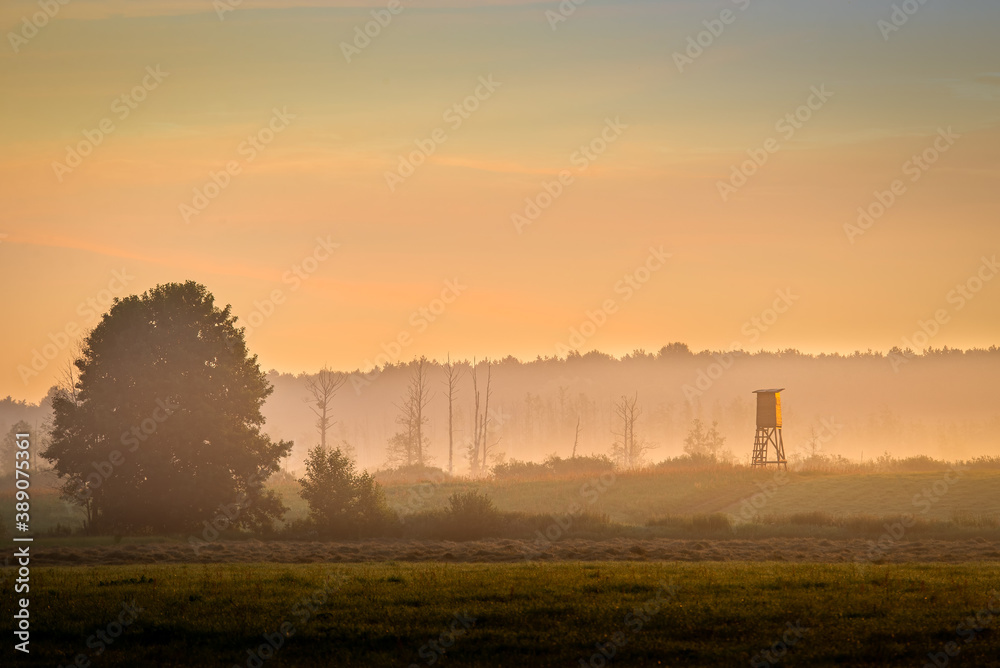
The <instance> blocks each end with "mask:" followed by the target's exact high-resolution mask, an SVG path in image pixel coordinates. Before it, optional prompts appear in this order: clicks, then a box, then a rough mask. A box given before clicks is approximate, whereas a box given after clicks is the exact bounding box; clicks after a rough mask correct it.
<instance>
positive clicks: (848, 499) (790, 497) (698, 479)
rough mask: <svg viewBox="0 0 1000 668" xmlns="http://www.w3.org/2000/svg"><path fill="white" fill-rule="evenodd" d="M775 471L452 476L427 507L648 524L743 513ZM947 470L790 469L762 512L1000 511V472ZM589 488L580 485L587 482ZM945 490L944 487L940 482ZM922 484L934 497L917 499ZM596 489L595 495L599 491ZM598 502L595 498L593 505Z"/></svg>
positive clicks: (395, 489) (396, 500)
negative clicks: (477, 497)
mask: <svg viewBox="0 0 1000 668" xmlns="http://www.w3.org/2000/svg"><path fill="white" fill-rule="evenodd" d="M775 473H776V472H775V471H773V470H771V471H750V470H746V469H736V470H727V469H720V470H716V471H712V470H695V471H669V472H641V473H631V474H629V473H619V474H617V475H616V476H615V479H614V482H613V483H612V484H610V485H603V484H601V483H600V481H599V480H598V479H597V478H596V477H593V478H587V477H584V478H577V479H564V480H532V481H517V482H506V483H502V482H493V481H483V482H480V483H470V482H450V483H443V484H441V485H437V486H430V485H428V486H427V487H425V488H424V489H425V490H426V491H427V492H428V493H429V495H428V497H427V499H426V500H425V501H424V502H423V505H422V506H421V507H422V508H426V509H432V508H440V507H444V506H445V505H446V504H447V502H448V497H449V496H450V495H451V494H452V493H453V492H459V491H465V490H467V489H470V488H478V489H482V490H483V491H484V492H486V493H487V494H489V495H490V497H491V498H492V499H493V502H494V504H495V505H496V507H497V508H499V509H500V510H506V511H519V512H526V513H559V512H565V511H566V509H567V508H568V507H569V506H570V504H572V503H574V502H575V503H579V504H581V505H583V506H584V507H585V508H586V510H588V511H589V512H593V513H597V514H606V515H607V516H608V517H609V518H610V519H611V521H613V522H617V523H621V524H634V525H643V524H645V523H646V522H647V521H648V520H650V519H651V518H655V517H662V516H667V515H696V514H711V513H715V512H727V513H732V514H737V515H738V514H739V513H740V509H741V507H742V505H743V501H745V500H750V499H752V498H753V497H754V495H755V494H758V493H760V492H761V488H760V487H759V485H765V486H770V485H771V484H772V483H774V482H775ZM944 474H945V471H926V472H918V473H898V474H895V473H789V474H788V477H787V482H786V483H785V484H775V485H774V487H773V489H774V490H775V491H774V494H773V495H771V496H768V497H767V498H766V504H765V505H764V506H763V507H762V509H761V510H760V512H761V513H766V514H775V515H781V514H788V515H790V514H793V513H808V512H813V511H823V512H826V513H829V514H833V515H896V514H900V513H912V514H920V516H921V517H924V518H925V519H933V520H945V521H946V520H951V519H952V518H953V517H954V516H956V515H961V514H976V515H983V514H985V515H994V516H1000V494H997V493H996V490H997V489H998V487H1000V471H993V470H979V471H968V472H966V473H965V474H964V475H962V476H961V477H960V478H958V479H957V481H956V482H955V483H954V484H953V485H950V486H949V487H948V488H947V491H945V492H944V493H943V494H940V495H934V494H933V485H934V484H935V483H937V482H939V481H941V480H942V479H943V476H944ZM585 484H588V485H589V487H587V488H586V489H581V488H582V487H583V485H585ZM939 489H940V488H939ZM419 490H420V488H419V486H414V485H395V486H391V487H387V488H386V496H387V498H388V500H389V503H390V504H391V505H392V506H393V507H394V508H396V509H397V510H401V509H405V508H406V507H407V504H408V503H409V499H411V498H413V494H414V493H415V492H418V491H419ZM924 490H928V491H930V492H931V493H932V495H933V498H934V501H933V502H932V503H930V504H929V509H928V511H927V512H926V513H924V512H923V510H924V509H925V508H926V507H927V506H926V505H924V504H921V505H915V504H914V497H915V496H917V495H919V494H921V493H922V492H923V491H924ZM594 492H596V494H595V493H594ZM591 500H593V503H591Z"/></svg>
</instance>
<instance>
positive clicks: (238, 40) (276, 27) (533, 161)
mask: <svg viewBox="0 0 1000 668" xmlns="http://www.w3.org/2000/svg"><path fill="white" fill-rule="evenodd" d="M904 5H905V8H904V7H903V6H904ZM45 7H48V11H49V13H51V14H53V15H52V16H51V17H50V16H47V15H45V14H43V13H42V12H44V11H45V9H44V8H45ZM54 7H55V8H57V9H53V8H54ZM894 7H895V8H896V9H894ZM906 10H909V11H910V12H911V13H907V11H906ZM373 12H374V14H373ZM997 25H1000V6H998V5H997V4H996V3H984V2H976V1H972V0H957V1H954V2H948V3H944V2H941V1H938V0H927V2H926V3H924V4H923V5H920V4H918V3H917V2H916V0H911V2H907V3H898V2H897V3H895V4H894V3H893V2H889V1H884V0H871V1H866V2H848V1H845V0H836V1H834V0H829V1H825V0H824V1H819V0H794V1H793V0H783V1H778V0H739V1H731V0H721V1H718V2H693V1H691V2H677V1H673V0H661V1H659V2H631V1H629V2H600V1H598V0H586V1H585V2H582V3H580V4H579V5H577V4H575V3H574V2H572V0H566V2H563V3H560V2H555V1H550V2H523V1H519V0H508V1H503V2H501V1H494V2H460V1H459V0H447V1H442V0H434V1H429V2H421V3H417V2H412V3H411V2H402V3H397V2H392V3H390V2H389V1H388V0H386V1H385V2H380V1H378V2H370V3H358V2H349V1H347V0H337V1H334V2H321V1H319V0H314V1H310V2H301V1H298V0H289V1H282V2H277V1H276V0H275V1H260V2H254V1H253V0H243V2H240V3H237V2H235V0H217V1H216V2H214V3H213V2H212V1H211V0H169V1H167V0H141V1H140V0H134V1H128V0H117V1H112V2H103V1H98V0H70V1H69V2H68V3H67V4H65V5H62V4H59V3H58V1H57V0H53V2H51V3H47V2H44V1H42V2H25V1H22V0H8V1H7V2H5V3H4V5H3V8H2V9H0V27H2V28H3V32H4V43H3V44H2V45H0V86H2V90H3V91H4V95H3V96H2V99H0V115H2V121H3V122H2V123H0V203H2V206H0V292H2V300H3V302H2V303H3V305H4V315H5V320H6V326H5V328H4V335H3V343H4V345H3V346H2V348H0V395H7V394H10V395H12V396H14V397H15V398H23V399H28V400H31V401H36V400H37V399H38V398H39V397H41V396H42V395H44V394H45V392H46V390H47V389H48V387H50V386H51V385H53V384H54V383H56V382H57V381H58V379H59V376H60V374H61V369H64V368H65V366H66V364H67V363H68V361H69V360H70V359H71V358H72V355H73V349H74V347H75V345H76V344H77V342H78V341H79V340H80V338H81V335H82V334H81V333H82V332H85V331H86V330H87V329H88V328H89V327H92V326H93V325H94V324H96V322H97V321H98V318H99V317H100V314H102V313H104V312H105V311H106V310H107V308H108V306H109V305H110V300H111V299H112V298H114V297H124V296H126V295H129V294H137V293H141V292H143V291H144V290H147V289H149V288H150V287H152V286H155V285H157V284H161V283H167V282H174V281H186V280H195V281H198V282H200V283H203V284H204V285H206V286H207V287H208V289H209V290H210V291H211V292H212V293H213V294H214V295H215V298H216V300H217V302H218V303H219V304H220V305H225V304H231V305H232V308H233V312H234V313H235V314H236V315H237V316H238V317H239V318H240V323H241V324H243V325H245V326H247V327H248V332H247V336H248V342H249V345H250V348H251V351H252V352H254V353H256V354H257V355H258V356H259V359H260V363H261V365H262V367H263V368H265V369H277V370H280V371H286V372H293V373H298V372H303V371H306V372H313V371H315V370H317V369H318V368H320V367H321V366H323V365H324V364H326V365H329V366H331V367H334V368H341V369H355V368H362V369H368V368H371V366H372V364H374V363H383V362H385V361H387V360H388V361H393V362H395V361H407V360H410V359H412V358H413V357H415V356H419V355H427V356H428V357H432V358H438V359H443V358H444V357H445V355H448V354H450V355H451V356H452V357H454V358H471V357H473V356H475V357H480V358H482V357H484V356H490V357H503V356H506V355H514V356H517V357H520V358H523V359H533V358H535V357H536V356H538V355H541V356H548V355H555V354H565V351H566V350H568V349H579V350H581V351H587V350H591V349H599V350H602V351H604V352H609V353H612V354H624V353H627V352H630V351H632V350H633V349H636V348H644V349H646V350H656V349H658V348H659V347H660V346H662V345H664V344H667V343H670V342H672V341H683V342H686V343H687V344H688V345H690V346H691V347H692V348H693V349H695V350H700V349H729V348H733V347H742V348H744V349H747V350H757V349H762V348H763V349H784V348H798V349H799V350H802V351H805V352H821V351H825V352H851V351H853V350H856V349H861V350H865V349H868V348H874V349H876V350H883V351H885V350H888V349H890V348H891V347H893V346H901V347H905V345H906V344H907V343H914V345H913V347H914V348H916V349H920V348H922V347H924V346H923V345H921V344H925V345H931V346H934V347H938V348H939V347H942V346H951V347H963V348H969V347H986V346H990V345H994V344H997V343H1000V341H998V336H997V331H998V325H1000V280H996V281H993V280H992V279H993V278H994V277H995V275H996V274H997V273H998V272H1000V267H998V266H997V265H996V260H995V258H996V257H997V254H998V252H1000V227H998V226H997V224H996V221H997V214H998V212H1000V211H998V209H1000V199H998V198H997V197H996V195H995V193H996V191H997V185H998V175H1000V173H998V169H1000V168H998V165H997V162H996V156H997V155H998V153H1000V57H998V56H1000V42H997V40H996V39H995V27H996V26H997ZM366 29H367V31H368V33H369V35H371V36H366V35H365V34H364V33H365V30H366ZM921 332H923V334H921Z"/></svg>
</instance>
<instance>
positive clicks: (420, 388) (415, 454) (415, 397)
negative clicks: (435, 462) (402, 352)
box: [388, 357, 430, 466]
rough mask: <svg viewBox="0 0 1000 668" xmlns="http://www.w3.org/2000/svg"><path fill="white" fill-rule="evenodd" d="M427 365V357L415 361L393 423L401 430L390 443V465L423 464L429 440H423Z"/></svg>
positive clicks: (427, 395) (427, 398)
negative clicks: (397, 414) (401, 428)
mask: <svg viewBox="0 0 1000 668" xmlns="http://www.w3.org/2000/svg"><path fill="white" fill-rule="evenodd" d="M426 365H427V358H426V357H421V358H420V359H419V360H418V361H417V363H416V367H415V368H414V370H413V375H412V376H411V378H410V384H409V386H408V387H407V388H406V396H405V397H404V399H403V404H402V405H397V406H396V407H397V408H398V409H399V411H400V414H399V417H397V418H396V423H397V424H399V425H400V426H401V427H403V430H402V431H400V432H398V433H397V434H395V435H394V436H393V437H392V438H390V439H389V448H388V459H389V462H391V463H398V464H402V465H405V466H414V465H418V466H424V465H425V464H426V461H427V453H426V447H427V445H428V443H429V439H428V438H427V437H426V436H424V425H425V424H427V415H426V408H427V404H428V402H430V391H429V390H428V389H427V371H426Z"/></svg>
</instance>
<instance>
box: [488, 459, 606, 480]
mask: <svg viewBox="0 0 1000 668" xmlns="http://www.w3.org/2000/svg"><path fill="white" fill-rule="evenodd" d="M614 468H615V463H614V462H613V461H611V459H609V458H608V457H607V455H589V456H585V457H570V458H568V459H563V458H561V457H557V456H556V455H549V456H548V457H547V458H546V459H545V461H544V462H542V463H541V464H539V463H538V462H522V461H518V460H516V459H512V460H510V461H509V462H506V463H503V464H497V465H496V466H494V467H493V470H492V474H493V478H494V479H496V480H538V479H544V478H554V477H567V478H570V477H578V476H579V477H583V476H586V475H594V474H600V473H604V472H606V471H613V470H614Z"/></svg>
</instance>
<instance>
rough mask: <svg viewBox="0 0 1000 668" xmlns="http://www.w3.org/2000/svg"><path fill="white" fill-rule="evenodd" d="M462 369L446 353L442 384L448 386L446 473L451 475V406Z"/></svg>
mask: <svg viewBox="0 0 1000 668" xmlns="http://www.w3.org/2000/svg"><path fill="white" fill-rule="evenodd" d="M463 371H464V369H462V367H456V366H455V365H454V364H452V363H451V355H448V363H447V364H446V365H445V367H444V373H445V382H444V384H445V386H446V387H447V388H448V475H452V473H453V466H454V453H455V427H454V424H455V423H454V413H453V410H452V406H453V405H454V401H455V385H456V384H457V383H458V381H459V380H460V379H461V378H462V373H463Z"/></svg>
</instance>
